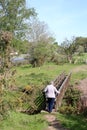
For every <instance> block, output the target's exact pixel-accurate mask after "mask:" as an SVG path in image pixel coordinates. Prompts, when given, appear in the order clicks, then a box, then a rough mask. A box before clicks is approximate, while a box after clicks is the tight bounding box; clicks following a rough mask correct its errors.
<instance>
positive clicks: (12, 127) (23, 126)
mask: <svg viewBox="0 0 87 130" xmlns="http://www.w3.org/2000/svg"><path fill="white" fill-rule="evenodd" d="M9 114H10V115H9V116H8V117H7V118H6V119H5V120H3V121H0V130H43V129H45V128H46V127H47V123H46V121H45V120H44V119H43V116H42V115H41V114H37V115H27V114H23V113H19V112H10V113H9Z"/></svg>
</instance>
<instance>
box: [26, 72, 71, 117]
mask: <svg viewBox="0 0 87 130" xmlns="http://www.w3.org/2000/svg"><path fill="white" fill-rule="evenodd" d="M70 76H71V73H69V74H68V75H66V74H65V72H63V73H61V74H60V75H59V76H58V77H57V78H56V79H55V80H54V85H55V87H56V88H57V90H59V91H60V94H59V95H58V96H57V97H56V105H55V110H56V111H57V110H58V107H59V106H61V103H62V99H63V97H64V94H65V91H66V89H67V88H68V86H69V81H70ZM34 103H35V106H36V109H35V108H32V106H30V107H28V108H27V109H26V111H25V112H26V113H28V114H34V113H38V112H40V111H41V110H44V109H45V108H46V98H45V95H44V93H43V91H42V90H41V91H40V93H39V95H38V97H37V98H36V99H35V101H34Z"/></svg>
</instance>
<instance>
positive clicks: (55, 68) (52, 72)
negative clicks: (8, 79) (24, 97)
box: [13, 63, 87, 87]
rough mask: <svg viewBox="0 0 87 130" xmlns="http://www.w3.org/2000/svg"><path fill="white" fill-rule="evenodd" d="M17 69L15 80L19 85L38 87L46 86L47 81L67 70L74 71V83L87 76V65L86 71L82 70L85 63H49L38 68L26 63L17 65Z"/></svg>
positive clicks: (72, 78)
mask: <svg viewBox="0 0 87 130" xmlns="http://www.w3.org/2000/svg"><path fill="white" fill-rule="evenodd" d="M81 66H82V68H81ZM84 66H86V65H84ZM79 67H80V69H79V71H78V72H77V71H76V72H75V70H74V69H76V68H77V69H78V68H79ZM15 69H16V70H17V73H16V75H15V81H16V85H17V86H18V87H25V86H26V85H31V86H32V85H33V86H36V87H37V86H40V87H41V86H44V85H46V83H47V82H49V81H51V80H54V79H55V78H56V77H57V76H58V75H59V74H60V73H62V72H63V71H65V72H66V73H67V74H68V73H70V72H72V76H71V83H73V84H74V83H75V82H78V81H79V80H81V79H84V78H85V77H87V67H86V69H85V71H84V70H81V69H83V65H77V64H64V65H55V64H51V63H49V64H45V65H43V66H41V67H36V68H32V67H31V66H30V65H26V66H20V67H16V68H15ZM73 70H74V71H73ZM13 78H14V77H13Z"/></svg>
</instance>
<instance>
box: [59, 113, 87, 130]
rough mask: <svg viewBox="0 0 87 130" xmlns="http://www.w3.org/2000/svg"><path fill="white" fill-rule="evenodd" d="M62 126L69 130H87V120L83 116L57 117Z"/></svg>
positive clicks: (60, 115)
mask: <svg viewBox="0 0 87 130" xmlns="http://www.w3.org/2000/svg"><path fill="white" fill-rule="evenodd" d="M57 118H58V120H59V121H60V122H61V124H62V125H63V126H64V127H65V128H68V129H69V130H87V119H86V118H84V117H83V116H81V115H78V116H76V115H64V114H63V115H62V114H58V115H57Z"/></svg>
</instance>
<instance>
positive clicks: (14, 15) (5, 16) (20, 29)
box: [0, 0, 36, 37]
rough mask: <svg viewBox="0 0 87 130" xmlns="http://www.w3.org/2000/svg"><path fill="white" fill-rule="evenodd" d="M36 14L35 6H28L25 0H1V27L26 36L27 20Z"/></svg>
mask: <svg viewBox="0 0 87 130" xmlns="http://www.w3.org/2000/svg"><path fill="white" fill-rule="evenodd" d="M34 15H36V13H35V10H34V8H29V9H28V8H26V1H25V0H16V1H15V0H3V1H2V0H0V29H1V30H4V31H11V32H13V33H14V34H15V35H20V36H21V37H24V33H25V32H26V30H27V20H29V18H30V17H32V16H34Z"/></svg>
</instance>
